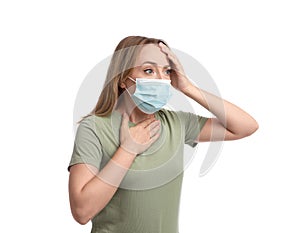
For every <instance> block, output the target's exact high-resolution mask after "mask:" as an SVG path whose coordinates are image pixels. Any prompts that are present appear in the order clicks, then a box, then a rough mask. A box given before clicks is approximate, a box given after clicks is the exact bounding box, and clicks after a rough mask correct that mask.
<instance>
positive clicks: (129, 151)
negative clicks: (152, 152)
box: [119, 145, 137, 157]
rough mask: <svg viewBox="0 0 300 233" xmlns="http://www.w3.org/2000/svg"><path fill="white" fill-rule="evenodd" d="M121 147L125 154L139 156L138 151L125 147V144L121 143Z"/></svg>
mask: <svg viewBox="0 0 300 233" xmlns="http://www.w3.org/2000/svg"><path fill="white" fill-rule="evenodd" d="M119 149H120V150H121V151H122V153H123V154H126V155H129V156H133V157H136V156H137V153H136V152H134V151H131V150H129V149H127V148H126V147H124V146H123V145H120V146H119Z"/></svg>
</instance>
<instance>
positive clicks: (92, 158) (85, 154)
mask: <svg viewBox="0 0 300 233" xmlns="http://www.w3.org/2000/svg"><path fill="white" fill-rule="evenodd" d="M101 160H102V150H101V144H100V140H99V138H98V136H97V134H96V130H95V123H94V121H93V120H92V119H84V120H83V121H82V122H81V123H80V124H79V126H78V128H77V131H76V135H75V140H74V146H73V153H72V157H71V161H70V163H69V166H68V171H70V167H71V166H72V165H75V164H78V163H85V164H90V165H93V166H95V167H96V168H98V170H99V169H100V163H101Z"/></svg>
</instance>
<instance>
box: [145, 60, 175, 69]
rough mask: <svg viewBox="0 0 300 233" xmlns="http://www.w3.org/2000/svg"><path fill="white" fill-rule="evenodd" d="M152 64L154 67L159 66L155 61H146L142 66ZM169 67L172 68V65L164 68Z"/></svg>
mask: <svg viewBox="0 0 300 233" xmlns="http://www.w3.org/2000/svg"><path fill="white" fill-rule="evenodd" d="M147 63H148V64H152V65H155V66H158V64H157V63H156V62H153V61H144V62H143V63H142V65H144V64H147ZM167 67H171V65H170V64H168V65H165V66H164V68H167Z"/></svg>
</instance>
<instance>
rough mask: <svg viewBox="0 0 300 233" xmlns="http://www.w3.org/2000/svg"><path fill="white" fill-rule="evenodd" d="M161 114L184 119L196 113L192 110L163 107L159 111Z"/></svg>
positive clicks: (166, 116)
mask: <svg viewBox="0 0 300 233" xmlns="http://www.w3.org/2000/svg"><path fill="white" fill-rule="evenodd" d="M158 114H159V116H161V117H165V118H167V119H178V120H183V119H185V118H188V117H189V116H190V115H194V114H193V113H190V112H184V111H181V110H180V111H174V110H169V109H164V108H163V109H161V110H159V111H158Z"/></svg>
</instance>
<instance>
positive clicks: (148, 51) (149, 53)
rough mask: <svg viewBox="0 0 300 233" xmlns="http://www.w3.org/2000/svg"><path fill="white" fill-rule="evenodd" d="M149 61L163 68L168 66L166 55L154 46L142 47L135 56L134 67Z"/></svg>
mask: <svg viewBox="0 0 300 233" xmlns="http://www.w3.org/2000/svg"><path fill="white" fill-rule="evenodd" d="M149 61H150V62H154V63H156V64H157V65H159V66H163V67H164V66H168V65H170V64H169V61H168V59H167V56H166V54H164V53H163V52H162V51H161V50H160V48H159V47H158V45H155V44H146V45H143V47H142V49H141V51H140V53H139V54H138V56H137V59H136V62H135V66H139V65H142V64H143V63H144V62H149Z"/></svg>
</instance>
